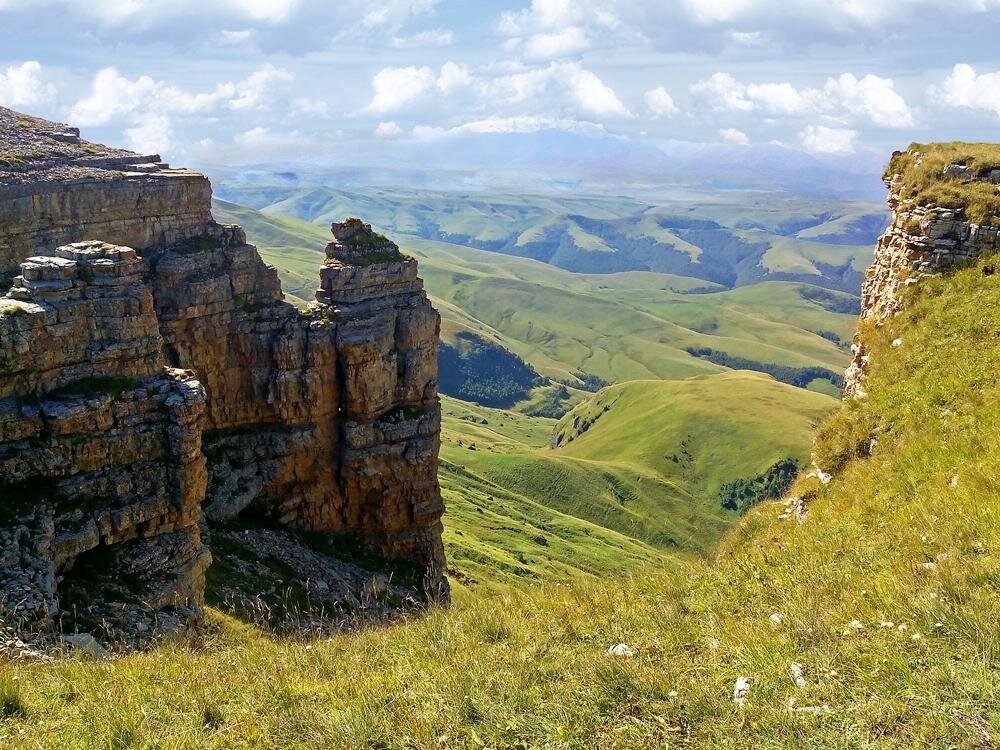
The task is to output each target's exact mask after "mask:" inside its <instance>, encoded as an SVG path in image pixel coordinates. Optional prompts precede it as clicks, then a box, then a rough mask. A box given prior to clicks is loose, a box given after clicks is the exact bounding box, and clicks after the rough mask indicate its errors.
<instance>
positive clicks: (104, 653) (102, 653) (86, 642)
mask: <svg viewBox="0 0 1000 750" xmlns="http://www.w3.org/2000/svg"><path fill="white" fill-rule="evenodd" d="M62 642H63V643H64V644H65V645H67V646H68V647H69V648H70V649H71V650H73V651H78V652H80V653H81V654H86V655H87V656H89V657H91V658H93V659H97V660H98V661H106V660H108V659H110V658H111V655H110V654H109V653H108V650H107V649H106V648H104V646H102V645H101V644H100V643H99V642H98V640H97V639H96V638H94V636H92V635H91V634H90V633H74V634H72V635H64V636H63V637H62Z"/></svg>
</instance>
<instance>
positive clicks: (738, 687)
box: [733, 677, 752, 708]
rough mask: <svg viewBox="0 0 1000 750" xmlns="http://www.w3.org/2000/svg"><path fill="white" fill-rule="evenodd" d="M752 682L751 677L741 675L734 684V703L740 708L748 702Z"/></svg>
mask: <svg viewBox="0 0 1000 750" xmlns="http://www.w3.org/2000/svg"><path fill="white" fill-rule="evenodd" d="M751 684H752V682H751V680H750V678H749V677H739V678H737V680H736V684H735V685H733V703H735V704H736V705H737V706H739V707H740V708H742V707H743V706H745V705H746V704H747V697H748V696H749V695H750V685H751Z"/></svg>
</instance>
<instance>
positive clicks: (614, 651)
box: [608, 643, 635, 656]
mask: <svg viewBox="0 0 1000 750" xmlns="http://www.w3.org/2000/svg"><path fill="white" fill-rule="evenodd" d="M608 656H635V649H633V648H632V647H631V646H628V645H627V644H625V643H616V644H615V645H614V646H612V647H611V648H609V649H608Z"/></svg>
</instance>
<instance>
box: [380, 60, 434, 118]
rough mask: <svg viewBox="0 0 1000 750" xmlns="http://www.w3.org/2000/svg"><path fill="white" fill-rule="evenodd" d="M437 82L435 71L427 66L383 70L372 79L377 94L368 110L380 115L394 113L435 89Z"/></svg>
mask: <svg viewBox="0 0 1000 750" xmlns="http://www.w3.org/2000/svg"><path fill="white" fill-rule="evenodd" d="M436 82H437V78H436V76H435V75H434V71H433V70H431V69H430V68H428V67H426V66H424V67H422V68H418V67H416V66H413V65H411V66H409V67H406V68H382V70H380V71H379V72H378V73H376V74H375V77H374V78H372V89H374V92H375V93H374V96H373V97H372V100H371V103H370V104H369V105H368V110H369V111H370V112H379V113H382V112H393V111H395V110H397V109H400V108H402V107H404V106H405V105H407V104H409V103H410V102H412V101H413V100H414V99H416V98H417V97H419V96H420V95H421V94H423V93H425V92H426V91H428V90H430V89H431V88H433V87H434V85H435V83H436Z"/></svg>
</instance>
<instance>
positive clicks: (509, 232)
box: [219, 180, 886, 293]
mask: <svg viewBox="0 0 1000 750" xmlns="http://www.w3.org/2000/svg"><path fill="white" fill-rule="evenodd" d="M276 182H277V183H278V184H276V185H274V186H267V185H263V186H260V185H255V186H247V185H244V184H241V183H239V182H238V181H233V182H224V183H223V184H222V185H220V187H219V194H220V195H222V196H223V197H225V198H226V199H227V200H231V201H233V202H235V203H237V204H241V205H246V206H250V207H252V208H255V209H258V210H260V211H263V212H264V213H266V214H271V215H274V214H279V215H283V216H289V217H293V218H297V219H302V220H303V221H307V222H310V223H313V224H317V225H320V226H326V225H329V224H330V222H331V221H334V220H339V219H341V218H343V217H344V216H347V215H358V216H364V217H366V219H367V220H369V221H371V222H372V223H373V224H374V225H376V226H378V227H379V228H380V229H381V230H383V231H385V232H387V233H389V234H391V235H393V236H396V237H397V238H400V237H402V236H407V237H411V238H416V239H422V240H433V241H437V242H444V243H451V244H457V245H464V246H466V247H472V248H477V249H480V250H490V251H493V252H498V253H503V254H506V255H515V256H520V257H525V258H531V259H534V260H539V261H542V262H544V263H548V264H551V265H554V266H557V267H559V268H563V269H566V270H569V271H576V272H579V273H600V274H606V273H617V272H622V271H653V272H657V273H670V274H677V275H683V276H687V277H690V278H695V279H700V280H702V281H703V282H705V284H703V286H706V287H710V286H711V285H712V284H721V285H723V286H726V287H734V286H743V285H746V284H752V283H756V282H758V281H762V280H791V281H805V282H808V283H812V284H816V285H818V286H824V287H828V288H831V289H838V290H841V291H847V292H851V293H857V291H858V289H859V287H860V283H861V272H862V271H863V270H864V267H865V266H866V265H867V263H868V262H869V261H870V259H871V245H872V244H873V242H874V240H875V238H876V237H877V236H878V234H879V233H880V232H881V230H882V229H883V228H884V227H885V224H886V213H885V211H884V209H883V208H881V207H880V206H876V205H872V204H866V203H860V202H838V201H829V200H828V201H817V200H811V199H804V198H794V197H789V196H782V195H778V194H773V193H772V194H760V193H756V194H755V193H743V192H735V191H732V192H729V193H726V192H725V191H719V192H716V193H713V194H703V193H700V192H697V191H691V192H689V193H682V194H681V195H680V196H678V195H676V194H675V195H666V196H658V195H655V194H653V195H650V196H649V197H648V198H647V199H643V200H639V199H636V198H628V197H607V196H580V195H577V194H572V195H568V194H550V195H525V194H504V193H490V192H475V193H470V192H461V191H455V192H440V191H431V190H408V189H404V188H399V187H393V188H388V187H387V188H351V189H337V188H331V187H289V186H287V185H283V184H281V183H280V181H278V180H276ZM720 196H721V197H720Z"/></svg>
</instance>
